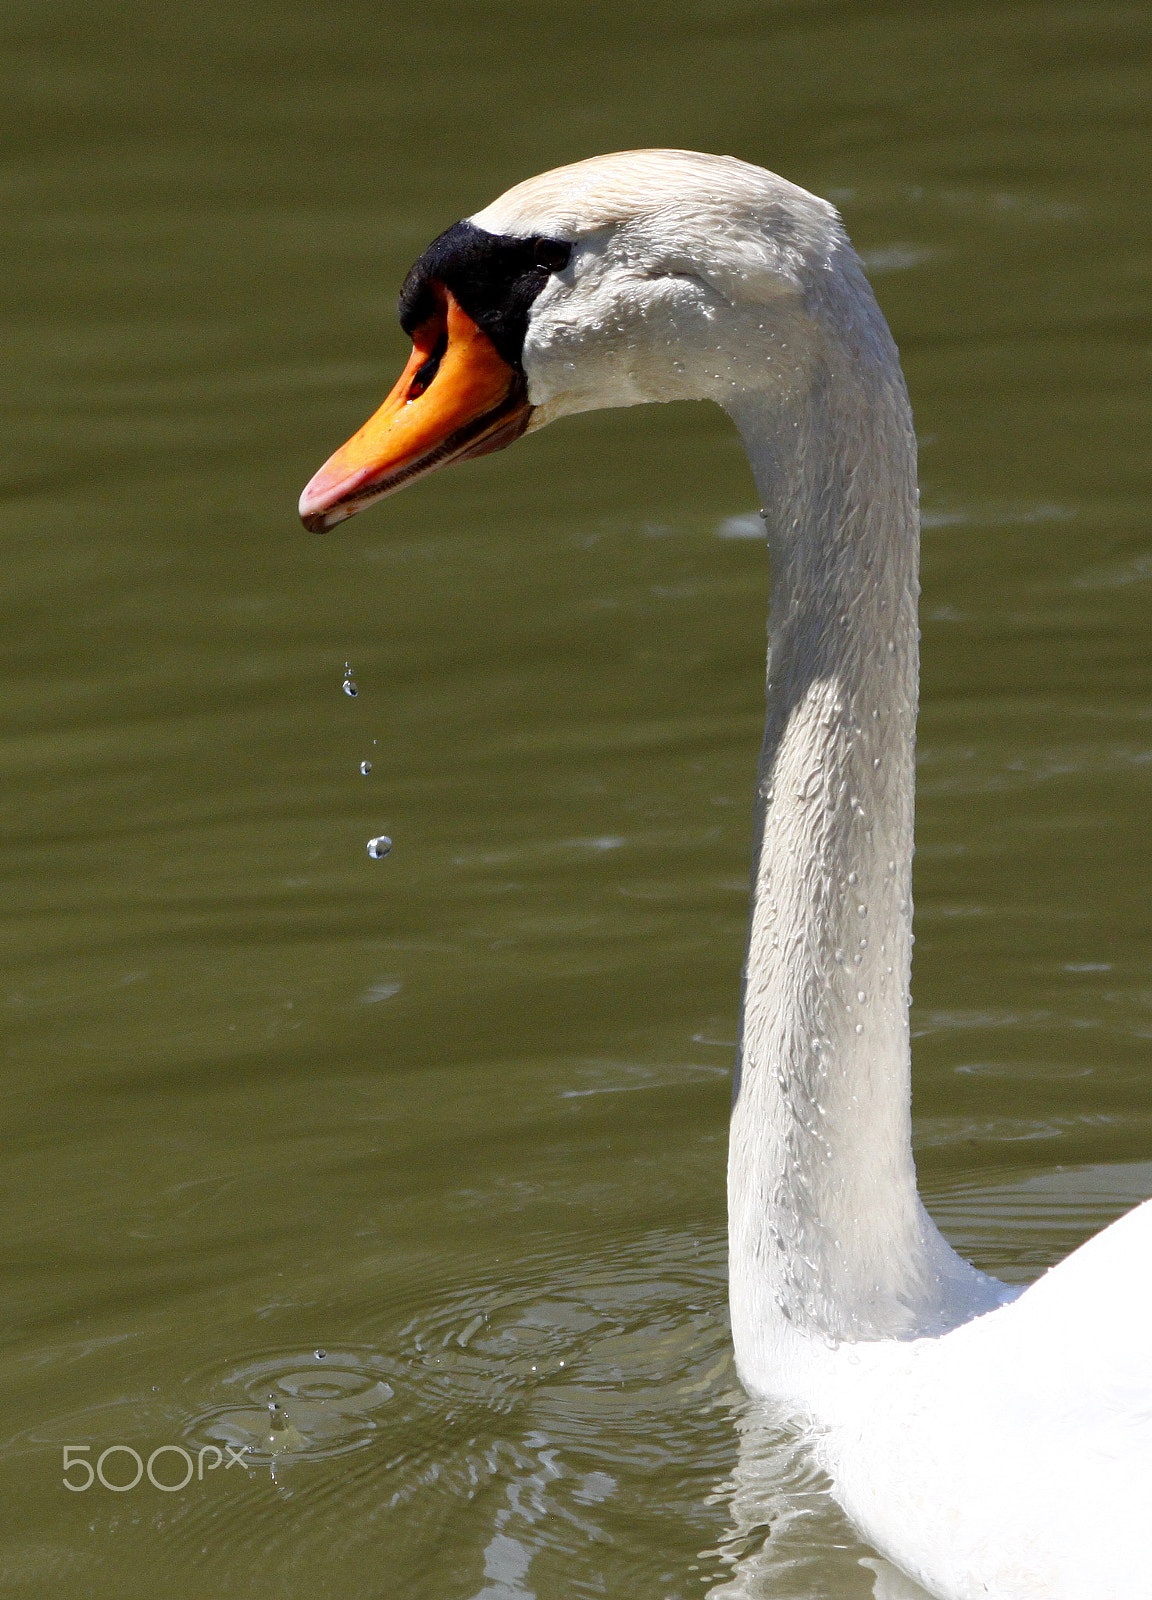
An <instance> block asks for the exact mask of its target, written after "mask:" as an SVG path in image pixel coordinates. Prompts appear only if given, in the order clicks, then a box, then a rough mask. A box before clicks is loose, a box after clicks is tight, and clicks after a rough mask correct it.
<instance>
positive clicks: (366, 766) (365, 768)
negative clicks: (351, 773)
mask: <svg viewBox="0 0 1152 1600" xmlns="http://www.w3.org/2000/svg"><path fill="white" fill-rule="evenodd" d="M360 771H361V772H362V773H363V774H364V776H365V777H367V776H368V774H369V773H370V772H371V771H372V763H371V762H370V761H362V762H361V763H360Z"/></svg>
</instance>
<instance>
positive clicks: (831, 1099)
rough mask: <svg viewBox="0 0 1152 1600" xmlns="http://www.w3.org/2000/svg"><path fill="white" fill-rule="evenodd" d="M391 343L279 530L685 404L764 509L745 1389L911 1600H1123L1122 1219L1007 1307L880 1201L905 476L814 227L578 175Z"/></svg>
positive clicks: (1002, 1296)
mask: <svg viewBox="0 0 1152 1600" xmlns="http://www.w3.org/2000/svg"><path fill="white" fill-rule="evenodd" d="M401 320H402V322H403V324H404V326H405V327H406V328H407V330H408V331H409V333H411V334H412V336H413V342H414V345H415V349H414V352H413V356H412V360H411V361H410V363H409V365H408V368H407V369H406V371H405V373H404V375H403V377H402V378H401V380H400V382H399V384H398V385H397V387H396V389H395V390H394V391H393V393H392V395H391V396H390V397H389V399H388V400H387V401H386V402H385V404H384V405H383V406H382V407H381V409H380V411H379V412H377V413H376V415H375V416H374V417H373V418H372V419H371V421H370V422H369V423H367V424H366V425H365V427H364V428H363V429H362V430H361V431H360V433H359V434H357V435H356V436H355V438H353V439H352V440H350V441H349V443H348V444H347V445H345V446H344V447H343V449H341V450H340V451H338V452H337V454H336V455H335V456H333V457H332V459H331V460H330V461H329V462H328V463H327V465H326V466H325V467H324V468H322V469H321V471H320V472H319V473H318V474H317V475H316V477H315V478H314V479H313V480H312V482H311V483H310V484H309V486H308V488H307V489H306V490H305V492H304V496H303V498H302V500H301V514H302V516H303V517H304V519H305V522H306V523H307V525H308V526H310V527H312V528H315V529H317V530H323V529H325V528H327V527H330V526H332V525H333V524H335V523H336V522H338V521H341V520H342V519H343V518H344V517H346V516H351V515H352V513H353V512H354V511H356V510H359V509H360V508H361V507H362V506H363V505H366V504H368V503H369V502H370V501H372V500H374V499H377V498H379V497H380V496H381V495H383V494H387V493H390V492H391V491H392V490H393V489H396V488H398V487H400V486H401V485H402V484H404V483H407V482H409V481H411V480H412V479H413V478H414V477H416V476H418V475H420V474H421V473H423V472H425V471H429V470H431V469H432V468H433V467H436V466H439V465H442V464H444V463H445V462H447V461H453V460H459V459H462V458H464V457H466V456H469V455H476V454H479V453H481V452H483V451H485V450H491V449H496V448H498V447H499V446H501V445H502V444H505V443H508V442H509V441H510V440H511V439H513V438H515V437H516V436H517V435H518V434H519V433H520V432H523V431H524V430H525V429H526V428H535V427H539V426H541V425H542V424H543V423H545V422H549V421H551V420H552V419H553V418H556V417H560V416H564V415H568V414H570V413H573V412H578V411H583V410H588V409H591V408H593V407H601V406H620V405H633V404H636V403H639V402H642V401H654V400H673V399H682V398H691V397H696V398H702V399H711V400H715V401H717V402H718V403H719V404H720V405H721V406H723V407H724V409H725V410H726V411H727V412H728V413H729V415H730V416H731V417H732V419H733V421H734V422H735V424H736V426H737V428H738V429H739V431H740V434H741V436H742V438H743V441H744V445H745V448H746V450H747V452H748V457H749V460H750V462H751V466H752V471H753V474H754V476H755V479H756V483H757V486H758V489H759V492H760V494H761V496H762V504H763V505H764V506H765V507H766V511H765V520H766V523H767V528H768V538H769V543H770V548H771V558H772V604H771V615H770V618H769V632H770V639H771V649H770V655H769V666H768V722H767V730H766V733H765V739H764V749H763V756H762V760H761V765H760V775H759V782H758V785H757V796H756V824H755V832H756V842H755V860H756V865H755V870H754V875H753V885H752V914H751V927H750V932H749V937H748V950H747V962H746V966H745V972H744V994H743V1020H742V1029H741V1042H740V1049H739V1063H738V1069H737V1079H736V1093H735V1100H734V1106H733V1112H732V1131H731V1146H730V1161H729V1229H730V1278H731V1291H730V1292H731V1305H732V1333H733V1339H734V1343H735V1349H736V1360H737V1364H738V1367H739V1371H740V1374H741V1377H742V1379H743V1381H744V1384H745V1386H746V1387H747V1389H748V1390H749V1391H750V1392H751V1393H752V1394H753V1395H755V1396H762V1397H766V1398H767V1397H771V1398H773V1399H774V1400H777V1401H779V1402H782V1403H783V1404H784V1405H785V1406H786V1407H787V1408H788V1409H789V1410H790V1411H791V1412H793V1413H794V1414H795V1415H796V1416H797V1417H799V1418H802V1419H806V1420H807V1422H808V1423H809V1425H810V1426H811V1427H812V1432H813V1437H814V1439H815V1442H816V1446H817V1448H818V1450H819V1452H820V1455H821V1457H822V1459H823V1461H824V1463H825V1464H826V1466H827V1468H828V1471H829V1472H830V1474H831V1476H832V1480H833V1483H834V1485H835V1489H836V1493H837V1496H838V1498H839V1499H840V1500H841V1501H842V1503H843V1505H844V1506H845V1508H846V1509H847V1510H848V1512H849V1514H850V1515H851V1516H852V1517H853V1519H854V1520H855V1521H856V1523H857V1524H858V1525H859V1527H860V1528H861V1530H862V1531H863V1533H864V1534H865V1536H866V1537H867V1538H869V1539H870V1540H871V1541H872V1543H873V1544H874V1545H875V1546H876V1548H877V1549H878V1550H880V1551H882V1552H883V1553H884V1554H885V1555H886V1556H887V1557H889V1558H890V1560H892V1561H893V1562H894V1563H896V1564H897V1565H898V1566H899V1567H900V1568H901V1569H902V1570H903V1571H904V1572H906V1573H908V1574H909V1575H910V1576H911V1577H912V1578H914V1579H915V1580H916V1581H917V1582H918V1583H920V1584H921V1585H923V1587H924V1588H926V1589H927V1590H929V1591H930V1592H931V1593H933V1594H935V1595H938V1596H942V1597H945V1600H968V1597H971V1596H981V1597H986V1596H993V1597H1004V1600H1025V1597H1028V1600H1031V1597H1035V1600H1041V1597H1043V1600H1135V1597H1137V1596H1150V1595H1152V1549H1148V1548H1146V1544H1148V1542H1149V1540H1150V1534H1149V1529H1150V1528H1152V1515H1150V1513H1152V1291H1150V1288H1149V1278H1150V1272H1149V1269H1150V1267H1152V1203H1148V1204H1144V1205H1141V1206H1139V1207H1138V1208H1137V1209H1136V1210H1135V1211H1133V1212H1131V1213H1130V1214H1129V1215H1128V1216H1126V1217H1123V1218H1121V1220H1120V1221H1118V1222H1117V1223H1115V1224H1114V1225H1113V1226H1112V1227H1110V1228H1108V1229H1106V1230H1105V1231H1104V1232H1103V1233H1102V1234H1100V1235H1098V1236H1097V1237H1096V1238H1095V1239H1093V1240H1091V1241H1090V1242H1089V1243H1088V1244H1086V1245H1085V1246H1083V1248H1082V1249H1080V1250H1077V1251H1076V1252H1075V1253H1074V1254H1073V1255H1072V1256H1070V1257H1069V1258H1068V1260H1067V1261H1065V1262H1063V1263H1062V1264H1061V1265H1060V1266H1058V1267H1056V1268H1055V1269H1054V1270H1052V1271H1051V1272H1049V1273H1047V1274H1046V1275H1045V1276H1044V1277H1043V1278H1042V1279H1041V1280H1040V1281H1039V1282H1038V1283H1036V1284H1035V1285H1033V1286H1032V1287H1031V1288H1029V1289H1028V1290H1027V1291H1026V1292H1025V1293H1023V1294H1022V1295H1020V1296H1019V1298H1016V1299H1015V1300H1014V1302H1013V1303H1009V1302H1010V1301H1013V1294H1014V1291H1009V1290H1007V1289H1005V1288H1004V1287H1003V1286H1002V1285H1000V1284H998V1283H996V1282H995V1281H994V1280H992V1279H990V1278H988V1277H986V1276H984V1275H983V1274H982V1273H980V1272H978V1271H976V1270H975V1268H973V1267H971V1266H969V1265H968V1264H967V1263H966V1262H964V1261H962V1260H961V1259H960V1258H959V1257H958V1256H957V1255H956V1254H955V1253H954V1252H953V1251H952V1249H951V1248H950V1247H949V1246H948V1245H947V1244H946V1243H945V1241H944V1239H943V1238H942V1237H941V1235H940V1234H939V1233H938V1231H937V1229H936V1227H935V1225H934V1224H933V1223H932V1221H931V1219H930V1218H929V1217H928V1215H927V1213H926V1212H925V1210H924V1207H923V1205H922V1204H921V1202H920V1199H919V1197H918V1195H917V1192H916V1179H915V1169H914V1166H913V1158H912V1147H911V1138H910V1120H909V1040H908V1022H907V1003H908V999H907V997H908V983H909V969H910V957H911V951H910V945H911V916H912V911H911V899H910V884H911V861H912V801H913V759H912V758H913V738H914V731H915V714H916V695H917V628H916V600H917V550H918V536H919V519H918V510H917V490H916V463H915V443H914V436H913V432H912V422H911V415H910V411H909V406H908V399H907V394H906V391H905V387H904V382H903V379H902V376H901V373H900V367H899V362H898V359H897V354H896V350H895V347H894V345H893V343H892V339H891V336H890V334H889V332H888V329H887V326H886V324H885V322H884V319H883V317H882V316H881V314H880V311H879V309H878V307H877V305H876V302H875V300H874V299H873V296H872V293H871V290H870V289H869V287H868V284H867V282H866V281H865V278H864V275H863V272H862V271H861V268H860V263H859V261H858V260H857V258H856V256H855V254H854V253H853V251H852V249H851V247H850V245H849V243H848V241H847V239H846V237H845V235H844V232H843V230H842V228H841V225H840V222H839V219H838V218H837V215H836V213H835V211H834V210H833V209H832V207H831V206H829V205H827V204H826V203H825V202H823V201H821V200H819V199H817V198H815V197H814V196H812V195H810V194H807V193H806V192H805V191H804V190H802V189H798V188H796V187H795V186H794V185H792V184H790V183H787V182H785V181H784V180H783V179H781V178H777V177H775V176H773V175H772V174H771V173H768V172H765V171H763V170H762V169H760V168H758V167H754V166H749V165H747V164H746V163H744V162H741V161H737V160H734V159H731V158H729V157H719V156H704V155H697V154H693V153H692V152H689V151H677V150H646V151H634V152H631V153H628V154H623V155H614V156H603V157H599V158H596V159H594V160H591V161H584V162H580V163H578V164H576V165H575V166H571V167H565V168H561V169H560V170H558V171H555V172H550V173H546V174H544V175H543V176H541V177H537V178H533V179H531V180H529V181H528V182H526V183H522V184H520V185H518V186H517V187H516V188H514V189H511V190H510V191H509V192H508V193H507V194H505V195H504V196H503V197H502V198H501V199H499V200H497V201H496V202H495V203H494V204H492V205H490V206H488V207H487V208H486V209H485V210H483V211H481V212H479V213H477V215H476V216H474V217H473V218H471V219H470V220H469V221H468V222H464V223H458V224H456V226H455V227H453V228H451V229H449V230H448V231H447V232H446V233H445V234H443V235H441V237H440V238H439V239H438V240H436V241H435V243H434V244H433V245H432V246H430V247H429V249H428V251H427V252H425V254H424V255H423V256H422V257H421V258H420V260H419V261H418V262H417V264H416V266H415V267H414V268H413V270H412V272H411V273H410V275H409V278H408V280H407V282H406V284H405V286H404V291H403V294H402V297H401ZM1145 1519H1148V1520H1145Z"/></svg>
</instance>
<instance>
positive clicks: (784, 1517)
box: [705, 1404, 925, 1600]
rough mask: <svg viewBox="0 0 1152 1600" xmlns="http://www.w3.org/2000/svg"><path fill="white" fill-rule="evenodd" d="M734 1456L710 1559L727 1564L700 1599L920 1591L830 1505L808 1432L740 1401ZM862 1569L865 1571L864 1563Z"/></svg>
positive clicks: (860, 1596)
mask: <svg viewBox="0 0 1152 1600" xmlns="http://www.w3.org/2000/svg"><path fill="white" fill-rule="evenodd" d="M736 1431H737V1436H738V1439H739V1457H738V1460H737V1462H736V1465H735V1467H734V1468H733V1470H732V1473H731V1475H730V1477H729V1478H728V1480H727V1481H726V1482H725V1483H723V1484H721V1485H719V1486H718V1488H717V1490H716V1493H715V1494H714V1495H713V1497H712V1499H713V1502H714V1503H717V1502H718V1503H722V1504H723V1505H724V1507H725V1509H726V1511H727V1514H728V1517H729V1519H730V1520H729V1526H728V1527H727V1528H725V1530H724V1532H723V1534H722V1535H721V1537H720V1540H719V1542H718V1545H717V1548H716V1549H715V1550H710V1551H707V1552H706V1555H707V1556H708V1557H709V1558H710V1566H712V1567H716V1566H719V1567H720V1568H721V1569H722V1570H723V1569H724V1568H727V1569H728V1570H727V1573H726V1576H725V1577H723V1578H721V1579H719V1580H718V1581H717V1582H715V1583H714V1584H713V1586H712V1587H711V1588H709V1589H708V1591H707V1593H706V1597H705V1600H825V1597H827V1600H847V1597H848V1596H853V1597H856V1600H864V1597H865V1596H866V1595H867V1594H868V1592H869V1589H870V1588H871V1592H872V1600H925V1592H924V1590H923V1589H921V1588H920V1587H919V1586H918V1585H916V1584H914V1583H913V1582H912V1581H911V1579H910V1578H906V1577H905V1576H904V1574H903V1573H902V1572H900V1571H899V1570H898V1569H897V1568H896V1567H893V1566H891V1565H890V1564H889V1563H888V1562H887V1561H884V1560H883V1559H880V1558H877V1557H876V1556H873V1555H869V1554H865V1553H864V1551H863V1549H862V1547H861V1546H860V1544H859V1542H858V1540H856V1539H855V1538H854V1537H853V1534H852V1530H851V1529H850V1528H849V1527H848V1526H847V1524H846V1523H845V1521H844V1517H843V1514H842V1513H841V1512H840V1511H839V1509H838V1507H837V1506H836V1505H835V1504H834V1502H833V1500H832V1497H831V1494H830V1492H829V1484H828V1480H827V1478H826V1477H825V1476H824V1475H823V1474H822V1473H820V1472H819V1471H818V1470H817V1468H816V1465H815V1463H814V1461H813V1457H812V1451H811V1450H810V1448H809V1447H808V1441H807V1440H806V1439H805V1438H804V1437H803V1436H801V1435H798V1434H797V1433H796V1431H795V1429H793V1428H789V1427H788V1426H786V1425H785V1424H784V1423H782V1421H781V1419H780V1418H779V1417H777V1416H774V1415H773V1414H772V1409H771V1408H764V1407H761V1406H758V1405H755V1404H752V1405H746V1406H745V1407H744V1408H743V1409H742V1410H741V1411H740V1413H739V1414H738V1415H737V1417H736ZM861 1568H865V1569H867V1572H863V1571H861Z"/></svg>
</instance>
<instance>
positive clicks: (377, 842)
mask: <svg viewBox="0 0 1152 1600" xmlns="http://www.w3.org/2000/svg"><path fill="white" fill-rule="evenodd" d="M391 848H392V841H391V839H390V838H389V837H388V835H387V834H386V833H382V834H381V835H380V837H379V838H378V839H369V841H368V854H369V855H370V856H371V857H372V859H373V861H383V859H384V857H385V856H386V855H387V854H388V852H389V851H390V850H391Z"/></svg>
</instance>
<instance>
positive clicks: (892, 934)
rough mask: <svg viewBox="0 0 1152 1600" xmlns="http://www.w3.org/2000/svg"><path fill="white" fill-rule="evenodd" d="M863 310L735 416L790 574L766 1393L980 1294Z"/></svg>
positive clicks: (755, 1108) (904, 621)
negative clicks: (921, 849) (935, 1035)
mask: <svg viewBox="0 0 1152 1600" xmlns="http://www.w3.org/2000/svg"><path fill="white" fill-rule="evenodd" d="M858 287H859V290H860V291H862V294H863V296H865V297H866V302H864V303H862V305H861V307H860V308H859V310H860V313H862V316H858V317H857V318H856V319H851V320H853V321H854V327H850V328H849V333H848V334H847V335H844V336H841V335H839V334H835V333H834V334H833V336H831V337H829V338H828V340H827V343H826V345H825V346H824V348H823V349H822V352H821V354H820V357H819V360H818V362H817V363H816V366H815V369H814V371H809V372H808V374H807V376H806V381H805V387H804V398H803V399H802V400H799V401H793V402H791V403H789V405H788V406H786V407H784V408H781V406H780V404H779V402H778V401H770V400H769V399H767V398H763V399H761V398H759V397H757V396H756V395H755V394H750V395H746V396H744V397H743V398H742V400H741V401H739V402H738V403H736V404H733V405H732V407H731V410H732V413H733V415H734V417H735V420H736V422H737V425H738V426H739V428H740V430H741V433H742V434H743V437H744V443H745V446H746V448H747V450H748V454H749V457H750V459H751V463H752V468H753V472H754V474H755V477H756V481H757V487H758V488H759V490H760V493H761V495H762V497H763V498H762V504H763V505H764V507H765V508H766V512H765V516H766V521H767V524H768V530H769V543H770V552H771V564H772V604H771V614H770V617H769V640H770V648H769V662H768V721H767V728H766V731H765V737H764V749H763V754H762V758H761V763H760V772H759V782H758V786H757V798H756V822H755V846H754V850H755V865H754V872H753V888H752V914H751V926H750V931H749V938H748V952H747V963H746V967H745V973H744V996H743V1013H742V1026H741V1039H740V1050H739V1061H738V1069H737V1080H736V1088H735V1100H734V1106H733V1115H732V1128H731V1145H730V1158H729V1233H730V1275H731V1297H732V1315H733V1335H734V1340H735V1344H736V1354H737V1361H738V1364H739V1366H740V1370H741V1373H742V1375H743V1376H744V1378H745V1381H746V1382H748V1383H749V1385H750V1387H752V1388H754V1389H760V1390H761V1391H763V1390H764V1389H765V1388H766V1387H767V1388H770V1389H775V1390H776V1392H784V1391H786V1389H787V1386H788V1380H787V1379H786V1377H784V1375H783V1373H781V1375H780V1381H781V1383H782V1386H783V1387H782V1388H780V1387H777V1380H776V1379H774V1378H773V1377H772V1376H771V1374H772V1373H773V1371H774V1370H776V1369H778V1368H779V1367H780V1365H781V1363H784V1364H785V1365H787V1363H788V1361H789V1359H791V1358H790V1357H789V1354H788V1352H789V1351H791V1352H792V1357H794V1356H795V1353H796V1350H797V1349H798V1348H800V1347H801V1346H802V1345H804V1344H805V1343H807V1344H808V1345H811V1343H812V1341H813V1340H815V1341H817V1342H823V1343H826V1342H828V1341H833V1342H835V1341H839V1340H860V1339H874V1338H886V1337H893V1336H897V1337H899V1336H905V1337H906V1336H908V1335H909V1334H911V1333H914V1332H929V1331H933V1332H936V1331H939V1330H940V1328H941V1327H942V1326H944V1325H946V1324H947V1323H948V1322H949V1321H952V1320H958V1319H957V1318H956V1317H954V1316H951V1315H950V1314H949V1308H948V1305H947V1304H946V1302H947V1300H948V1298H949V1296H950V1295H953V1294H954V1293H955V1290H956V1284H955V1281H954V1280H955V1277H956V1273H957V1271H959V1272H960V1273H961V1274H964V1273H965V1272H966V1271H970V1269H966V1268H965V1267H964V1266H963V1264H962V1263H961V1262H960V1261H959V1260H958V1259H957V1258H956V1257H955V1256H953V1255H952V1253H951V1251H950V1250H949V1249H948V1247H947V1246H946V1245H945V1244H944V1242H943V1240H942V1239H941V1238H940V1236H939V1235H938V1234H937V1233H936V1230H935V1228H934V1227H933V1226H932V1224H931V1222H930V1221H929V1220H928V1218H927V1215H926V1213H925V1212H924V1210H923V1208H922V1206H921V1204H920V1202H919V1199H918V1196H917V1192H916V1175H915V1168H914V1165H913V1159H912V1147H911V1136H910V1134H911V1129H910V1066H909V1039H908V1010H907V1004H908V990H909V979H910V964H911V943H912V936H911V921H912V905H911V870H912V819H913V784H914V777H913V746H914V738H915V720H916V698H917V675H918V648H917V638H918V632H917V621H916V617H917V595H918V580H917V568H918V549H919V514H918V505H917V491H916V459H915V438H914V434H913V431H912V421H911V414H910V410H909V406H908V400H907V395H906V391H905V388H904V383H903V379H902V377H901V374H900V370H899V365H898V362H897V358H896V352H895V348H894V346H893V345H892V343H891V339H890V336H889V335H888V333H887V329H886V328H885V327H884V325H883V322H882V320H881V319H880V317H879V313H878V312H877V311H876V310H875V307H874V302H871V296H870V293H869V291H868V290H867V288H866V286H865V285H864V284H863V280H862V278H861V279H860V280H859V286H858ZM861 320H862V322H863V326H861ZM784 412H786V415H785V414H784ZM950 1280H952V1281H950ZM964 1314H967V1313H964ZM798 1341H799V1344H798Z"/></svg>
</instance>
